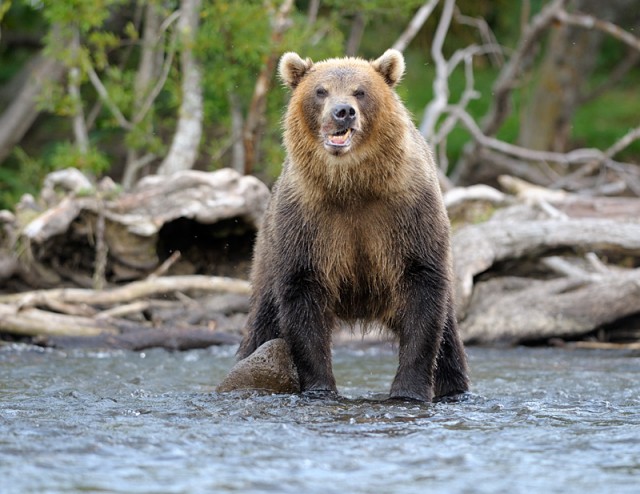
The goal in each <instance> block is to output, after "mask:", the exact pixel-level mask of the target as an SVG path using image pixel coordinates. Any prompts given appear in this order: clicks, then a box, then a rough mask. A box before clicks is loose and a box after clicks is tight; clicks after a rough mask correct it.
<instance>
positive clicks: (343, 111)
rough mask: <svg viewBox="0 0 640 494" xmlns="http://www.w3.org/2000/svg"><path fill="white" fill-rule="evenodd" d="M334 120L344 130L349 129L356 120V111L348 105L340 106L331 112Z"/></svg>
mask: <svg viewBox="0 0 640 494" xmlns="http://www.w3.org/2000/svg"><path fill="white" fill-rule="evenodd" d="M331 116H332V117H333V120H334V121H335V122H336V124H338V125H339V126H342V128H343V129H344V128H346V127H349V126H350V125H351V124H352V123H353V121H354V120H355V118H356V109H355V108H354V107H353V106H351V105H347V104H344V103H343V104H339V105H336V106H334V107H333V109H332V110H331Z"/></svg>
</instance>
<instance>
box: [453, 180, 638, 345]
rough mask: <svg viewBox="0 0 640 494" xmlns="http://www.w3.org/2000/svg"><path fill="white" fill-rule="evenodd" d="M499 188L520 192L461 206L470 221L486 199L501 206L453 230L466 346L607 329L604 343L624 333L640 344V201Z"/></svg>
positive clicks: (520, 185) (472, 197)
mask: <svg viewBox="0 0 640 494" xmlns="http://www.w3.org/2000/svg"><path fill="white" fill-rule="evenodd" d="M502 182H503V183H504V184H505V185H507V184H508V185H510V188H511V189H512V190H513V191H516V192H517V195H516V196H515V197H514V196H504V195H500V194H501V193H499V192H498V191H494V192H492V193H487V192H486V191H485V194H484V195H479V194H478V193H475V194H466V197H467V198H468V201H465V200H464V198H462V199H458V200H457V201H456V202H455V204H456V207H457V208H458V209H459V210H460V211H465V214H467V215H468V214H469V209H473V208H474V207H476V208H477V207H478V206H477V202H478V201H480V202H483V203H484V206H483V208H484V209H483V210H486V207H487V206H486V204H487V203H488V202H490V203H491V205H492V207H497V208H499V207H501V206H504V207H502V208H500V209H497V210H495V211H494V213H493V214H492V215H491V217H490V219H489V220H488V221H485V222H482V223H479V224H472V225H465V226H462V227H460V228H459V229H458V230H457V231H456V232H455V234H454V238H453V257H454V264H455V269H454V271H455V280H456V283H455V287H456V308H457V314H458V319H459V321H460V326H461V330H462V334H463V337H464V339H465V341H467V342H481V343H486V342H495V341H508V342H522V341H545V340H548V339H550V338H569V339H576V338H581V337H584V336H585V335H589V334H593V332H594V331H596V330H598V329H600V328H604V327H608V328H609V329H611V331H610V332H609V333H608V334H606V335H601V337H603V338H615V337H616V332H615V330H617V329H624V332H619V333H618V334H622V333H624V335H625V338H627V339H629V338H640V329H638V327H637V323H636V322H635V319H634V316H636V315H640V269H638V268H639V267H640V214H638V213H639V212H640V200H638V199H635V198H608V197H601V198H593V197H592V198H585V197H581V196H578V195H575V194H568V193H565V192H561V191H551V190H548V189H543V188H541V187H536V186H530V185H529V184H526V183H525V182H522V181H514V180H513V179H512V178H511V177H503V178H502ZM516 186H517V187H516ZM452 192H453V191H452ZM455 194H457V195H458V196H460V195H461V193H460V192H456V193H455ZM464 202H466V203H467V205H466V207H461V206H460V205H461V203H464ZM472 203H476V205H475V206H474V205H472ZM481 209H482V208H481ZM454 219H455V218H454ZM617 322H624V323H626V324H631V325H632V326H633V327H632V328H629V327H622V326H616V323H617ZM634 335H635V336H634Z"/></svg>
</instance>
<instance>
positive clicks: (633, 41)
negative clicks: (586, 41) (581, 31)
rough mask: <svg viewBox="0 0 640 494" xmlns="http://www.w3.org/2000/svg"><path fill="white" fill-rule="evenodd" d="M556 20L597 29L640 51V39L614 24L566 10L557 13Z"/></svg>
mask: <svg viewBox="0 0 640 494" xmlns="http://www.w3.org/2000/svg"><path fill="white" fill-rule="evenodd" d="M555 18H556V19H557V20H558V21H560V22H562V23H565V24H569V25H572V26H580V27H584V28H586V29H597V30H599V31H602V32H604V33H607V34H609V35H610V36H612V37H614V38H616V39H617V40H619V41H622V42H623V43H624V44H626V45H628V46H630V47H631V48H633V49H634V50H639V51H640V38H638V37H637V36H634V35H633V34H631V33H630V32H629V31H625V30H624V29H622V28H621V27H620V26H618V25H616V24H613V23H612V22H609V21H604V20H602V19H598V18H596V17H594V16H592V15H587V14H580V13H575V14H572V13H569V12H567V11H566V10H564V9H562V10H559V11H558V12H556V14H555Z"/></svg>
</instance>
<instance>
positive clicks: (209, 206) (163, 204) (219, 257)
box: [0, 169, 269, 287]
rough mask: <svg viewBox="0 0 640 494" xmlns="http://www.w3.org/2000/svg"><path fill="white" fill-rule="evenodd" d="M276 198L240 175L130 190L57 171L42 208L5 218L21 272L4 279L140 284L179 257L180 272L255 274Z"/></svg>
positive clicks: (155, 179)
mask: <svg viewBox="0 0 640 494" xmlns="http://www.w3.org/2000/svg"><path fill="white" fill-rule="evenodd" d="M268 198H269V190H268V188H267V187H266V186H265V185H264V184H263V183H262V182H260V181H259V180H258V179H256V178H255V177H250V176H242V175H240V174H238V173H237V172H235V171H234V170H231V169H224V170H220V171H217V172H214V173H205V172H199V171H185V172H180V173H176V174H174V175H172V176H171V177H160V176H149V177H146V178H145V179H143V180H141V181H140V182H139V183H138V185H137V186H136V188H135V189H134V190H132V191H131V192H128V193H121V192H120V191H118V189H117V187H115V185H114V184H113V183H111V182H110V181H108V180H106V181H103V182H102V183H101V184H100V185H99V186H98V187H97V188H95V187H93V186H92V184H91V182H89V181H88V180H87V179H86V178H85V177H84V176H83V175H82V174H80V173H79V172H78V171H77V170H74V169H68V170H62V171H59V172H55V173H53V174H51V175H49V176H48V177H47V180H46V181H45V187H44V189H43V191H42V193H41V198H40V201H35V200H34V199H33V198H30V197H26V198H25V199H24V200H23V201H21V203H20V204H19V205H18V207H17V213H16V215H15V216H13V220H12V217H11V216H9V215H7V214H5V215H4V216H0V226H2V227H3V230H5V231H10V232H11V235H9V234H5V235H4V237H0V253H1V252H3V251H4V252H13V253H16V252H19V253H20V255H16V254H14V257H13V258H12V259H10V260H11V261H13V262H14V263H17V267H16V266H15V264H10V263H8V262H7V260H5V261H4V262H3V265H6V266H8V268H5V269H3V271H0V276H3V277H2V278H0V281H3V280H8V279H9V277H10V276H14V275H15V274H16V273H17V274H18V276H19V277H20V278H22V280H23V281H24V282H26V284H27V285H30V286H34V285H39V286H42V287H52V286H60V285H64V284H68V283H71V284H73V285H81V286H86V287H91V286H95V285H96V283H98V284H100V283H101V284H105V283H109V282H112V283H113V282H121V281H128V280H136V279H140V278H143V277H146V276H148V275H149V274H151V273H152V272H153V271H154V270H156V269H157V268H158V266H159V265H160V264H161V263H162V262H164V261H165V260H167V259H168V258H169V257H170V256H171V255H172V254H173V253H174V252H176V251H180V252H181V256H180V259H179V260H178V261H177V262H175V263H174V264H173V266H172V270H173V273H172V274H195V273H202V272H208V273H212V274H224V275H229V276H246V273H247V272H248V264H249V259H250V253H251V243H252V239H253V237H254V236H255V232H256V230H257V228H258V224H259V221H260V218H261V217H262V214H263V213H264V211H265V209H266V205H267V201H268ZM12 221H13V223H12ZM3 243H4V246H3V245H2V244H3ZM0 258H2V256H1V255H0ZM225 270H226V271H225ZM3 272H4V274H3Z"/></svg>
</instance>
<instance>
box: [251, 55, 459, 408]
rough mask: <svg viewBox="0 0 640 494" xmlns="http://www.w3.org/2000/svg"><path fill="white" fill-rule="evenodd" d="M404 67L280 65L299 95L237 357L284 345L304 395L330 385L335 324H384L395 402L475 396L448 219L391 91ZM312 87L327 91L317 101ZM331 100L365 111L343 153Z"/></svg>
mask: <svg viewBox="0 0 640 494" xmlns="http://www.w3.org/2000/svg"><path fill="white" fill-rule="evenodd" d="M403 71H404V61H403V60H402V56H401V55H400V54H399V53H398V52H393V51H389V52H386V53H385V54H384V55H383V56H382V57H380V59H378V60H376V61H374V62H367V61H365V60H361V59H355V58H349V59H331V60H328V61H325V62H320V63H317V64H313V62H311V61H310V60H309V59H307V60H302V59H301V58H300V57H298V56H297V55H295V54H287V55H285V56H284V57H283V59H282V61H281V64H280V74H281V77H282V78H283V80H284V81H285V83H286V84H288V85H289V86H290V87H291V88H292V89H293V94H292V97H291V101H290V103H289V107H288V111H287V114H286V117H285V122H284V127H285V133H284V141H285V147H286V149H287V159H286V161H285V164H284V168H283V172H282V175H281V177H280V179H279V180H278V182H277V184H276V185H275V187H274V191H273V196H272V199H271V203H270V206H269V209H268V211H267V213H266V215H265V217H264V220H263V225H262V228H261V230H260V233H259V236H258V240H257V243H256V248H255V253H254V267H253V272H252V282H253V290H254V295H253V298H252V306H251V307H252V308H251V313H250V316H249V321H248V334H247V336H246V338H245V339H244V341H243V343H242V345H241V348H240V350H239V357H240V358H244V357H246V356H248V355H250V354H251V353H252V352H253V351H254V350H255V349H256V348H257V347H258V346H260V345H261V344H262V343H264V342H266V341H268V340H270V339H273V338H277V337H283V338H285V339H286V340H287V342H288V343H289V345H290V347H291V351H292V355H293V358H294V361H295V363H296V366H297V368H298V373H299V375H300V381H301V386H302V389H303V391H335V390H336V385H335V380H334V378H333V373H332V369H331V333H332V330H333V329H334V327H335V326H336V324H337V321H338V320H339V319H340V320H344V321H348V322H354V321H363V322H364V323H365V327H366V325H367V324H368V323H373V322H379V323H382V324H384V325H385V326H387V327H388V328H389V329H390V330H391V331H392V332H393V333H395V335H396V336H397V337H398V340H399V353H400V355H399V367H398V372H397V374H396V377H395V379H394V382H393V385H392V388H391V396H392V397H394V398H410V399H417V400H424V401H430V400H431V399H432V398H433V396H434V395H435V396H445V395H450V394H456V393H461V392H464V391H466V390H467V389H468V380H467V369H466V356H465V353H464V348H463V346H462V343H461V341H460V338H459V336H458V330H457V325H456V320H455V316H454V313H453V308H452V307H453V304H452V300H451V297H452V290H451V276H452V271H451V258H450V245H449V236H450V234H449V222H448V219H447V215H446V211H445V208H444V205H443V202H442V197H441V194H440V190H439V186H438V181H437V173H436V168H435V164H434V162H433V159H432V157H431V152H430V150H429V148H428V146H427V145H426V143H425V141H424V139H423V138H422V136H421V135H420V134H419V132H418V131H417V129H416V128H415V126H414V125H413V123H412V122H411V119H410V116H409V115H408V113H407V111H406V110H405V108H404V105H403V104H402V102H401V101H400V99H399V98H398V96H397V95H396V93H395V91H393V89H392V88H393V86H395V84H397V82H398V81H399V79H400V77H401V76H402V73H403ZM318 87H323V88H325V89H326V90H327V93H328V94H329V95H330V96H327V97H326V98H318V97H317V95H316V90H317V88H318ZM357 90H363V91H364V94H365V95H366V96H365V98H357V97H355V96H354V94H356V91H357ZM330 97H331V98H333V99H330V100H329V101H326V99H329V98H330ZM335 102H347V103H348V104H351V105H354V106H356V108H357V110H358V120H357V125H358V128H359V130H358V131H357V132H356V133H355V135H354V138H353V139H354V142H353V146H352V149H349V151H348V152H346V153H344V154H342V155H337V154H336V155H334V154H332V153H331V152H328V151H327V150H326V149H325V148H324V147H323V137H322V135H323V132H325V131H326V129H327V128H329V130H330V129H331V125H332V122H331V121H330V120H327V118H328V117H327V110H326V107H327V105H329V106H330V105H332V104H334V103H335ZM338 151H339V150H338Z"/></svg>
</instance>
